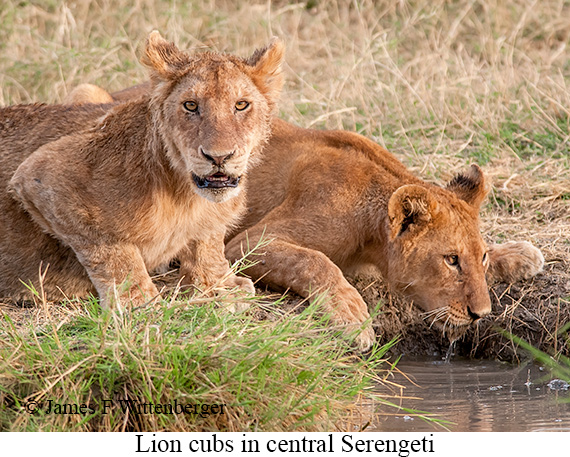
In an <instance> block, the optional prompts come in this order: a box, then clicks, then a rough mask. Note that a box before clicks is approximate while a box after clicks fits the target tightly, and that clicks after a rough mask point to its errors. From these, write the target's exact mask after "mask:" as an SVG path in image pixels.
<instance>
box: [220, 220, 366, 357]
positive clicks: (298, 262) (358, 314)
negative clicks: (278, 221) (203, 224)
mask: <svg viewBox="0 0 570 457" xmlns="http://www.w3.org/2000/svg"><path fill="white" fill-rule="evenodd" d="M263 234H264V230H263V229H262V228H260V227H254V228H253V229H250V230H248V231H246V232H243V233H241V234H239V235H237V236H236V237H235V238H233V239H232V240H231V241H230V242H229V243H228V245H227V246H226V253H227V256H228V258H230V259H232V260H234V259H239V258H241V257H242V256H243V253H244V252H245V251H247V248H248V246H255V245H257V244H258V243H259V241H260V239H261V238H262V236H263ZM268 237H269V238H271V235H268ZM251 260H253V265H252V266H250V267H248V269H247V270H246V272H247V274H249V275H251V276H252V277H253V278H257V279H259V280H261V281H263V283H265V284H267V285H269V286H277V287H279V288H281V289H290V290H292V291H294V292H295V293H297V294H299V295H300V296H302V297H314V296H315V295H317V294H322V295H325V296H326V298H325V300H324V302H323V304H322V306H323V308H324V310H325V311H326V312H327V313H329V315H330V317H331V320H332V322H333V324H335V325H338V326H340V327H342V328H343V329H344V331H345V333H346V334H347V335H349V336H351V337H354V338H355V343H356V345H357V346H358V348H359V349H360V350H362V351H365V350H367V349H369V348H370V346H372V344H373V343H374V341H375V339H376V336H375V334H374V329H373V328H372V326H371V323H370V314H369V313H368V307H367V305H366V303H365V301H364V300H363V298H362V296H361V295H360V294H359V293H358V291H357V290H356V289H355V288H354V287H353V286H352V285H350V284H349V282H348V281H347V280H346V278H345V277H344V275H343V273H342V271H341V270H340V268H339V267H338V266H336V265H335V264H334V263H333V262H332V261H331V260H330V259H329V258H328V257H327V256H326V255H325V254H323V253H322V252H320V251H316V250H314V249H309V248H306V247H303V246H299V245H297V244H294V243H292V242H289V241H285V240H282V239H279V238H275V239H273V240H272V241H271V242H270V243H269V244H267V246H264V247H263V248H262V249H261V250H259V251H258V250H256V251H255V252H253V253H252V254H251Z"/></svg>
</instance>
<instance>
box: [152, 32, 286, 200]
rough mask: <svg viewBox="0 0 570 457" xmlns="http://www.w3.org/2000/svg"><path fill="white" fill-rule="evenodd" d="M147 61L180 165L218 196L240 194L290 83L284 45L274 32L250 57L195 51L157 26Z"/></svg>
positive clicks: (196, 185) (200, 190)
mask: <svg viewBox="0 0 570 457" xmlns="http://www.w3.org/2000/svg"><path fill="white" fill-rule="evenodd" d="M149 42H150V45H149V46H147V49H146V54H145V55H144V56H143V59H142V61H143V63H144V64H145V65H147V66H149V67H150V68H151V83H152V85H153V89H152V92H151V93H152V98H153V103H154V104H155V106H161V109H160V110H159V113H158V119H157V120H156V124H157V126H158V128H159V130H160V133H161V136H162V138H163V140H164V142H165V144H166V145H167V155H168V157H169V159H170V161H171V164H172V166H173V168H175V170H177V171H178V172H179V174H181V175H182V176H186V177H187V178H188V179H189V180H190V181H191V185H192V186H193V189H194V190H195V192H196V193H197V194H198V195H200V196H202V197H204V198H206V199H208V200H211V201H213V202H218V203H219V202H223V201H226V200H228V199H230V198H232V197H234V196H236V195H237V194H238V193H239V192H240V190H241V188H242V187H243V181H244V174H245V173H246V171H247V168H248V165H249V164H250V156H251V155H252V154H254V153H256V152H258V151H259V150H260V149H261V148H262V147H263V145H264V143H265V142H266V141H267V138H268V137H269V134H270V120H271V115H272V112H273V109H274V106H275V103H276V102H277V97H278V94H279V91H280V90H281V86H282V84H283V80H282V75H281V67H280V65H281V61H282V59H283V45H282V43H281V42H280V41H277V40H274V41H272V43H271V44H270V45H269V46H267V47H266V48H265V49H261V50H258V51H257V52H256V53H255V54H254V55H253V56H251V57H250V58H248V59H239V58H237V57H234V56H229V55H222V54H215V53H204V54H199V55H196V56H193V57H190V56H189V55H187V54H186V53H183V52H181V51H179V50H178V49H177V48H176V47H175V46H174V45H173V44H171V43H168V42H166V41H164V40H163V39H162V38H160V36H158V35H153V34H151V36H150V38H149Z"/></svg>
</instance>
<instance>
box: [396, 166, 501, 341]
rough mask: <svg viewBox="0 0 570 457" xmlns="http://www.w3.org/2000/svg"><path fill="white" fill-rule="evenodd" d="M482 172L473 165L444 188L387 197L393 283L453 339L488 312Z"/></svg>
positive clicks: (413, 189) (417, 189)
mask: <svg viewBox="0 0 570 457" xmlns="http://www.w3.org/2000/svg"><path fill="white" fill-rule="evenodd" d="M485 194H486V191H485V184H484V178H483V174H482V172H481V170H480V168H479V167H477V166H475V165H473V166H472V167H471V169H470V170H469V173H468V174H466V175H459V176H457V177H456V178H455V179H454V180H453V181H451V183H450V184H449V185H448V186H447V189H446V190H444V189H430V188H427V187H423V186H417V185H406V186H402V187H400V188H399V189H398V190H396V192H394V194H393V195H392V197H391V199H390V202H389V209H388V212H389V217H390V229H391V237H392V241H393V243H394V244H393V247H394V251H393V253H392V255H391V257H390V260H391V262H390V265H391V266H392V267H393V268H391V271H390V276H391V281H390V282H391V283H392V284H396V285H397V288H399V289H400V290H401V291H403V292H404V293H405V295H407V296H408V297H410V298H412V299H413V301H414V303H415V304H416V305H418V306H419V307H420V308H422V309H423V310H424V311H426V317H428V318H429V319H430V320H431V323H432V325H435V326H436V327H438V328H440V329H441V330H442V331H443V332H444V333H447V334H448V336H449V337H450V339H451V340H453V339H456V338H458V337H460V336H461V335H462V334H463V333H464V332H465V330H466V329H467V327H468V326H469V325H470V324H471V323H473V322H474V321H476V320H478V319H479V318H481V317H484V316H486V315H487V314H489V313H490V312H491V301H490V298H489V293H488V289H487V283H486V279H485V272H486V270H487V268H488V254H487V246H486V244H485V242H484V241H483V239H482V237H481V234H480V231H479V223H478V222H479V219H478V212H479V205H480V203H481V201H482V200H483V198H484V197H485Z"/></svg>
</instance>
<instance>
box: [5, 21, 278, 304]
mask: <svg viewBox="0 0 570 457" xmlns="http://www.w3.org/2000/svg"><path fill="white" fill-rule="evenodd" d="M283 52H284V50H283V45H282V43H281V42H280V41H278V40H274V41H272V42H271V43H270V44H269V45H268V46H267V47H266V48H264V49H261V50H258V51H257V52H255V53H254V54H253V55H252V56H251V57H249V58H248V59H240V58H237V57H234V56H231V55H222V54H217V53H203V54H198V55H194V56H190V55H188V54H187V53H184V52H182V51H180V50H179V49H178V48H177V47H176V46H174V44H172V43H169V42H167V41H165V40H164V39H163V38H162V37H161V36H160V34H159V33H158V32H156V31H155V32H153V33H151V34H150V36H149V38H148V40H147V43H146V47H145V51H144V54H143V56H142V59H141V62H142V63H143V64H144V65H146V66H147V67H148V68H149V69H150V78H151V81H152V82H151V90H150V93H149V94H148V95H142V96H141V97H138V98H136V99H135V100H130V101H128V102H126V103H124V104H121V105H117V106H113V107H111V108H110V107H109V106H108V105H107V106H106V107H102V106H99V107H98V106H93V105H91V106H75V107H72V106H64V105H59V106H45V105H28V106H13V107H8V108H4V109H2V110H0V144H1V149H0V185H1V186H2V189H4V192H3V193H2V194H1V196H0V296H2V297H10V298H12V299H15V300H19V299H27V298H29V297H30V291H29V286H28V285H29V284H31V286H33V287H34V288H36V289H37V290H40V287H41V290H42V291H43V292H44V293H45V295H46V297H47V298H48V299H50V300H57V299H61V298H63V297H70V296H85V295H86V294H88V293H90V292H93V289H95V290H96V292H97V293H98V295H99V297H100V298H101V303H102V305H103V306H105V305H108V304H109V303H110V301H112V300H111V299H112V294H117V293H118V294H119V296H120V298H124V299H128V300H132V301H133V302H134V303H143V302H145V301H147V300H152V299H154V298H156V297H158V290H157V288H156V286H155V285H154V284H153V282H152V281H151V278H150V276H149V273H148V271H150V270H152V269H154V268H156V267H157V266H159V265H161V264H163V263H165V262H168V261H169V260H170V259H172V258H174V257H178V258H179V259H180V262H181V269H180V271H181V275H182V276H183V278H184V282H185V283H187V284H194V285H197V286H199V287H204V288H209V287H213V286H215V285H217V284H223V286H224V287H228V288H233V287H236V286H237V287H239V288H241V289H243V290H245V291H247V292H250V293H253V292H254V288H253V284H252V282H251V281H250V280H249V279H247V278H242V277H241V278H240V277H236V276H235V275H234V274H233V273H232V272H231V270H230V268H229V264H228V261H227V260H226V258H225V256H224V236H225V234H226V231H227V229H228V228H229V227H232V226H234V225H236V224H237V222H238V220H239V217H240V215H241V213H242V211H243V210H244V204H245V194H244V192H241V190H242V188H243V187H244V185H245V181H246V171H247V169H248V167H249V165H250V163H251V161H252V159H253V157H254V156H255V155H256V154H258V153H259V152H260V150H261V149H262V148H263V146H264V144H265V142H266V141H267V138H268V137H269V134H270V125H271V115H272V112H273V110H274V107H275V104H276V101H277V98H278V96H279V92H280V90H281V87H282V84H283V81H282V74H281V63H282V60H283ZM106 111H107V113H106ZM105 113H106V114H105ZM97 117H99V119H98V120H97V121H94V119H97ZM83 121H84V122H85V124H84V125H85V130H82V131H81V133H76V134H73V135H69V136H63V135H64V134H65V131H68V132H69V131H73V129H70V128H69V126H70V125H74V126H77V130H78V129H79V126H80V125H81V123H82V122H83ZM54 124H55V126H54ZM57 125H61V126H62V128H61V129H59V127H57ZM77 130H76V131H77ZM119 286H120V287H119Z"/></svg>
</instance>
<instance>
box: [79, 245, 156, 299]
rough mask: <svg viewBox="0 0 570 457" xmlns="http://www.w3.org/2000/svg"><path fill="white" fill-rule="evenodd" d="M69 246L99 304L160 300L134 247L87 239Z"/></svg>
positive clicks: (139, 254)
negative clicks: (101, 243) (83, 270)
mask: <svg viewBox="0 0 570 457" xmlns="http://www.w3.org/2000/svg"><path fill="white" fill-rule="evenodd" d="M73 244H76V243H73ZM71 247H72V248H73V249H74V251H75V253H76V255H77V258H78V260H79V261H80V262H81V264H82V265H83V267H84V268H85V270H86V271H87V274H88V275H89V278H90V279H91V281H92V282H93V284H94V286H95V288H96V289H97V293H98V294H99V297H100V299H101V306H102V307H109V306H110V305H113V304H114V303H116V302H123V303H124V302H125V301H126V303H127V304H128V305H131V306H133V305H134V306H136V305H141V304H144V303H147V302H150V301H155V300H158V299H160V295H159V293H158V290H157V288H156V286H155V285H154V284H153V282H152V280H151V278H150V276H149V274H148V272H147V269H146V266H145V263H144V261H143V258H142V256H141V253H140V250H139V249H138V248H137V247H136V246H134V245H132V244H127V243H116V244H112V245H98V244H93V243H89V242H86V243H81V244H80V245H75V246H73V245H72V246H71Z"/></svg>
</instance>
